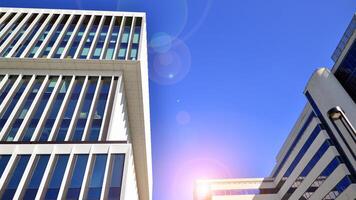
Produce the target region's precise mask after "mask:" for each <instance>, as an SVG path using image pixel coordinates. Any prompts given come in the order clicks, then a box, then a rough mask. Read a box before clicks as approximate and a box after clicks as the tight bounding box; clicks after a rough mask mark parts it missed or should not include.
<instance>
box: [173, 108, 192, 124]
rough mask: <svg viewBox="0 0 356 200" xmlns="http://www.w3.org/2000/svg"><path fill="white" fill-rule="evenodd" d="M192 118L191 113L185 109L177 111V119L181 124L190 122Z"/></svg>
mask: <svg viewBox="0 0 356 200" xmlns="http://www.w3.org/2000/svg"><path fill="white" fill-rule="evenodd" d="M190 119H191V117H190V114H189V113H188V112H187V111H184V110H183V111H180V112H178V113H177V116H176V120H177V123H178V124H180V125H186V124H189V122H190Z"/></svg>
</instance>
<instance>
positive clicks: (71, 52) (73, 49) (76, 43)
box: [66, 16, 90, 58]
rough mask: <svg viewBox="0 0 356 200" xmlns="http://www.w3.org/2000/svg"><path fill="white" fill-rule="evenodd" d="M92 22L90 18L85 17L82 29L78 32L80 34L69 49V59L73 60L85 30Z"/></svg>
mask: <svg viewBox="0 0 356 200" xmlns="http://www.w3.org/2000/svg"><path fill="white" fill-rule="evenodd" d="M89 20H90V16H85V19H84V20H83V23H82V24H81V25H80V28H79V30H78V33H77V34H76V36H75V37H74V39H73V42H72V45H71V46H70V47H69V52H68V54H67V56H66V57H67V58H73V57H74V55H75V52H76V51H77V48H78V46H79V43H80V40H81V39H82V37H83V35H84V32H85V28H86V27H87V26H88V23H89Z"/></svg>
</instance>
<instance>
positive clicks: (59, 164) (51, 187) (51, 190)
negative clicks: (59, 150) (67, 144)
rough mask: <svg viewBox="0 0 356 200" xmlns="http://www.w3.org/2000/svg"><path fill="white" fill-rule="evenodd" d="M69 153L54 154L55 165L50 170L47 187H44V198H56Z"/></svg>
mask: <svg viewBox="0 0 356 200" xmlns="http://www.w3.org/2000/svg"><path fill="white" fill-rule="evenodd" d="M68 159H69V155H58V156H56V162H55V167H54V169H53V170H52V171H51V175H50V176H49V177H50V180H49V184H48V187H47V188H46V189H45V192H46V193H45V197H44V199H46V200H47V199H57V196H58V192H59V188H60V186H61V182H62V179H63V176H64V171H65V169H66V166H67V163H68Z"/></svg>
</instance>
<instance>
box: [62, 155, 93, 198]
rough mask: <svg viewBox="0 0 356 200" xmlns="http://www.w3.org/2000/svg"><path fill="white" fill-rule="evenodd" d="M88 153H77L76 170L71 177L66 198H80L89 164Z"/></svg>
mask: <svg viewBox="0 0 356 200" xmlns="http://www.w3.org/2000/svg"><path fill="white" fill-rule="evenodd" d="M87 161H88V155H76V156H75V160H74V165H73V166H74V170H73V174H72V177H70V178H69V186H68V190H67V195H66V199H78V198H79V194H80V189H81V187H82V182H83V179H84V173H85V168H86V166H87Z"/></svg>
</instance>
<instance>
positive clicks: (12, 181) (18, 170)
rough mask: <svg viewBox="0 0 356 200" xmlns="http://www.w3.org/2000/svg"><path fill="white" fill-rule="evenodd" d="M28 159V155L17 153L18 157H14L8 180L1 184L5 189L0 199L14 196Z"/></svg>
mask: <svg viewBox="0 0 356 200" xmlns="http://www.w3.org/2000/svg"><path fill="white" fill-rule="evenodd" d="M29 159H30V155H19V156H18V158H16V162H15V163H14V164H13V166H12V167H13V168H14V169H13V171H12V173H10V174H9V176H10V177H9V181H8V182H7V184H5V185H4V186H3V187H4V188H5V189H4V193H3V194H2V197H1V199H12V198H13V197H14V195H15V192H16V189H17V186H18V185H19V183H20V181H21V178H22V177H23V173H24V171H25V169H26V166H27V163H28V161H29Z"/></svg>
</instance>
